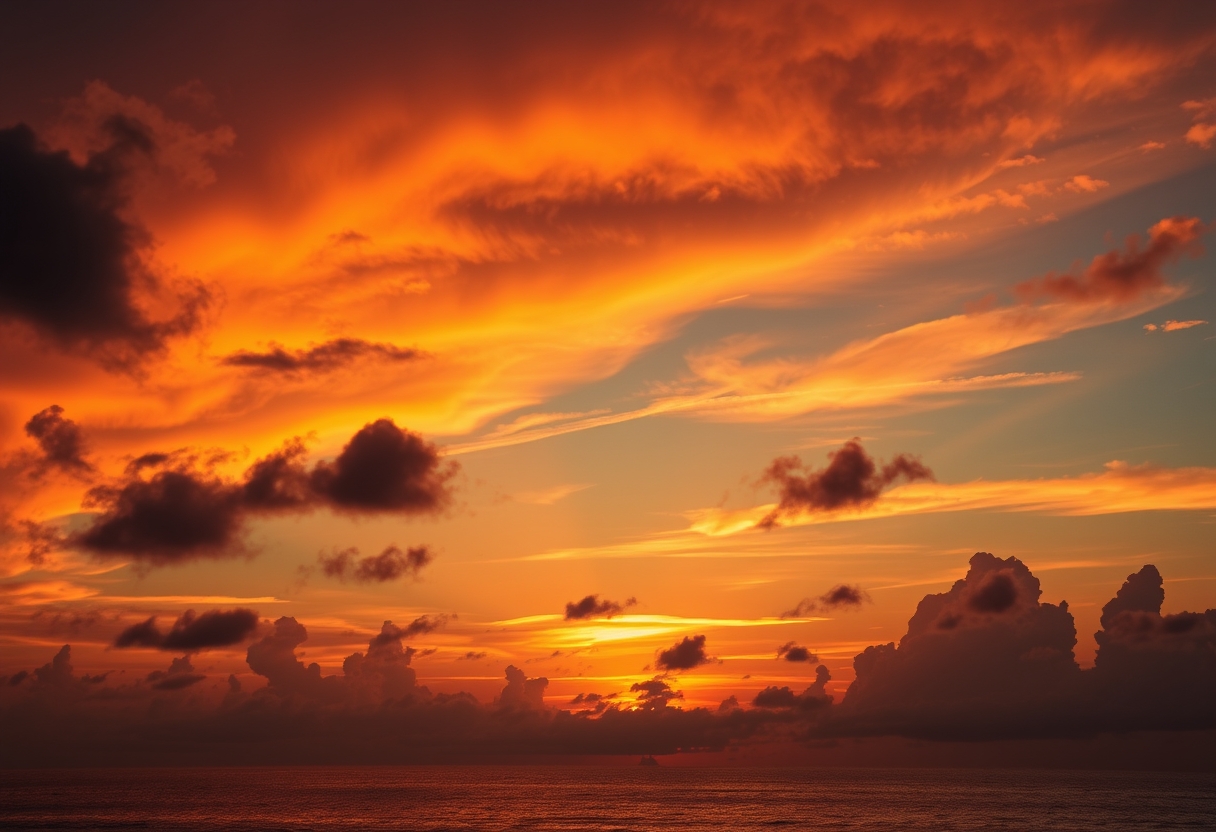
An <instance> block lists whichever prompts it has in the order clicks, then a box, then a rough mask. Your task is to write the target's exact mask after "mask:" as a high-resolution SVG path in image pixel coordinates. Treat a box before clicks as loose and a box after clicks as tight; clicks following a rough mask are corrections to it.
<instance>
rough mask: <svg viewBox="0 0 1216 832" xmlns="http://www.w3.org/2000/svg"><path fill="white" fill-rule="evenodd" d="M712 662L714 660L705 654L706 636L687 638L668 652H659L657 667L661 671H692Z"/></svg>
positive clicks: (656, 661)
mask: <svg viewBox="0 0 1216 832" xmlns="http://www.w3.org/2000/svg"><path fill="white" fill-rule="evenodd" d="M712 661H714V659H713V658H711V657H710V656H708V655H706V653H705V636H692V637H691V638H690V637H688V636H685V637H684V638H683V639H681V640H680V641H678V642H676V643H675V644H673V645H672V646H671V647H668V648H667V649H666V650H660V651H659V654H658V657H657V658H656V659H655V667H657V668H659V669H660V670H692V669H693V668H694V667H700V666H701V665H703V664H709V663H710V662H712Z"/></svg>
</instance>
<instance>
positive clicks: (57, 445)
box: [25, 404, 93, 476]
mask: <svg viewBox="0 0 1216 832" xmlns="http://www.w3.org/2000/svg"><path fill="white" fill-rule="evenodd" d="M25 433H26V435H27V436H29V437H30V438H31V439H33V440H34V441H35V442H37V443H38V447H39V449H40V450H41V451H42V459H41V460H39V461H38V462H37V463H36V465H35V470H39V471H42V470H46V469H48V468H55V469H58V470H60V471H64V472H65V473H68V474H75V475H77V476H84V475H87V474H91V473H93V466H92V465H91V464H90V463H89V462H88V460H86V459H85V451H86V446H85V441H84V433H83V432H82V431H81V429H80V425H78V424H76V423H75V422H73V421H72V420H71V419H68V418H67V417H65V416H64V415H63V408H62V407H60V406H59V405H57V404H53V405H51V406H50V407H48V408H45V409H43V410H40V411H39V412H37V413H35V414H34V415H33V416H31V417H30V420H29V421H28V422H26V423H25Z"/></svg>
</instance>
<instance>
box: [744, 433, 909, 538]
mask: <svg viewBox="0 0 1216 832" xmlns="http://www.w3.org/2000/svg"><path fill="white" fill-rule="evenodd" d="M802 469H803V463H802V460H801V459H799V458H798V457H796V456H787V457H779V458H778V459H775V460H773V464H772V465H770V466H769V468H768V470H767V471H765V472H764V476H763V477H762V480H761V481H762V482H771V483H774V484H776V485H777V487H778V490H779V493H780V499H779V501H778V503H777V508H775V509H774V510H773V511H772V512H771V513H770V514H769V515H768V516H766V517H765V518H764V519H763V520H761V521H760V523H759V524H758V525H759V526H761V527H762V528H772V527H774V526H777V525H779V521H780V519H781V517H782V516H783V515H797V514H801V513H803V512H814V511H837V510H840V509H857V508H865V507H866V506H869V505H872V504H873V503H874V502H875V501H877V500H878V497H879V495H880V494H881V493H882V491H883V489H884V488H886V487H887V486H889V485H891V484H893V483H895V482H896V481H898V480H900V479H904V480H907V481H909V482H911V481H914V480H931V479H933V472H932V471H930V470H929V469H928V468H927V467H925V466H924V465H923V464H922V463H921V461H920V460H919V459H917V458H916V457H913V456H909V455H908V454H899V455H897V456H896V457H895V458H894V459H892V460H891V461H890V462H889V463H887V464H885V465H882V466H881V467H879V464H878V463H877V462H875V460H874V459H872V458H871V457H870V455H869V454H868V453H866V449H865V448H863V447H862V446H861V440H860V439H856V438H854V439H850V440H849V441H848V442H845V443H844V445H843V446H842V447H841V448H840V449H839V450H836V451H833V452H832V453H830V454H828V464H827V466H826V467H825V468H823V469H822V470H818V471H816V470H814V469H810V470H808V471H807V472H806V474H805V475H801V476H800V475H799V474H797V473H796V472H797V471H800V470H802Z"/></svg>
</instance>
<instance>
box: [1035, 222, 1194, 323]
mask: <svg viewBox="0 0 1216 832" xmlns="http://www.w3.org/2000/svg"><path fill="white" fill-rule="evenodd" d="M1207 230H1208V228H1205V227H1204V225H1203V222H1202V221H1201V220H1200V219H1199V218H1198V217H1181V216H1178V217H1167V218H1166V219H1163V220H1161V221H1160V222H1158V223H1157V224H1156V225H1154V226H1153V227H1152V228H1150V229H1149V230H1148V244H1147V245H1144V244H1143V241H1142V239H1141V238H1140V236H1139V235H1138V234H1133V235H1131V236H1129V237H1128V238H1127V244H1126V250H1125V251H1123V252H1119V251H1108V252H1106V253H1105V254H1099V255H1098V256H1097V257H1095V258H1094V259H1093V260H1092V261H1090V264H1089V265H1088V266H1086V267H1085V268H1084V269H1083V270H1079V269H1077V268H1074V269H1073V271H1072V272H1070V273H1068V274H1056V273H1055V272H1052V273H1050V274H1047V275H1045V276H1043V277H1038V278H1035V279H1033V280H1028V281H1026V282H1024V283H1019V284H1018V285H1017V286H1016V287H1014V292H1015V294H1017V295H1018V297H1020V298H1021V299H1022V300H1026V301H1031V300H1036V299H1039V298H1050V299H1055V300H1065V301H1076V302H1095V301H1103V300H1114V301H1128V300H1132V299H1133V298H1135V297H1137V296H1139V295H1140V294H1142V293H1144V292H1148V291H1151V290H1153V289H1157V288H1159V287H1161V286H1164V285H1165V275H1163V274H1162V273H1161V269H1162V267H1164V266H1165V265H1166V264H1168V263H1172V262H1174V261H1176V260H1178V259H1179V258H1180V257H1181V256H1182V255H1183V254H1189V255H1191V256H1198V255H1199V254H1202V253H1203V248H1202V247H1201V246H1200V244H1199V237H1200V235H1202V234H1203V233H1205V232H1206V231H1207Z"/></svg>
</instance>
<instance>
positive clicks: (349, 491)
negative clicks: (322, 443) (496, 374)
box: [310, 419, 456, 513]
mask: <svg viewBox="0 0 1216 832" xmlns="http://www.w3.org/2000/svg"><path fill="white" fill-rule="evenodd" d="M455 471H456V467H455V463H454V462H448V463H446V464H444V463H442V462H441V461H440V459H439V453H438V451H437V450H436V448H435V446H434V445H431V444H430V443H428V442H426V441H425V440H424V439H423V438H422V437H420V436H418V435H417V434H415V433H410V432H409V431H406V430H402V429H401V428H398V427H397V426H396V425H395V424H393V422H392V421H391V420H389V419H379V420H377V421H375V422H372V423H371V424H369V425H365V426H364V427H363V428H362V429H360V430H359V432H358V433H356V434H355V435H354V436H353V437H351V440H350V442H348V443H347V444H346V446H345V447H344V448H343V449H342V452H341V453H340V454H338V457H337V459H335V460H334V461H333V462H318V463H317V465H316V467H315V468H314V469H313V471H312V474H311V476H310V484H311V486H312V489H313V491H314V492H315V493H316V494H317V495H319V496H320V497H321V498H323V499H324V500H325V501H326V502H327V503H328V504H329V505H330V506H332V507H333V508H335V509H338V510H343V511H351V512H376V511H396V512H403V513H421V512H434V511H438V510H441V509H443V508H445V507H446V505H447V502H448V499H449V491H448V482H449V480H450V479H451V478H452V476H453V475H454V474H455Z"/></svg>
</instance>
